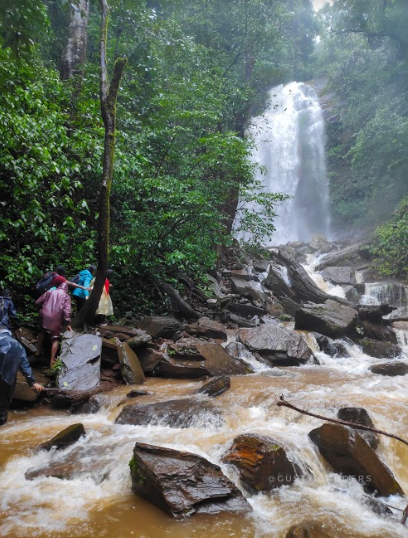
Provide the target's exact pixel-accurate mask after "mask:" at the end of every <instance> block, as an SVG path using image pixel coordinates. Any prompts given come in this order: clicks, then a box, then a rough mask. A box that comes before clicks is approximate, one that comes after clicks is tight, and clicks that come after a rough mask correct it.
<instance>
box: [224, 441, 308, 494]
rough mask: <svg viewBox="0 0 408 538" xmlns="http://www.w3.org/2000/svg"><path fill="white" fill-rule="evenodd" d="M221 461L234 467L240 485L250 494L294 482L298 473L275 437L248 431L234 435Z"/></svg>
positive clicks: (298, 470) (297, 468)
mask: <svg viewBox="0 0 408 538" xmlns="http://www.w3.org/2000/svg"><path fill="white" fill-rule="evenodd" d="M222 461H223V462H224V463H228V464H231V465H233V466H234V467H235V468H236V469H237V471H238V474H239V476H240V479H241V483H242V485H243V487H244V488H245V489H246V490H247V491H248V492H249V493H251V494H256V493H260V492H264V491H270V490H272V489H276V488H279V487H281V486H287V485H290V484H293V482H294V481H295V479H296V478H297V477H298V476H300V474H301V471H300V468H299V466H298V465H296V464H295V463H293V462H292V461H291V460H290V459H289V457H288V455H287V453H286V451H285V449H284V448H282V447H281V446H280V445H279V444H278V443H277V442H276V441H275V440H274V439H272V438H271V437H267V436H263V435H256V434H251V433H248V434H243V435H239V436H238V437H236V438H235V439H234V441H233V445H232V447H231V448H230V450H229V451H228V453H227V454H226V455H225V456H224V457H223V458H222Z"/></svg>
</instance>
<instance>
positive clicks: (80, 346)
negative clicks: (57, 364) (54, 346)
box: [56, 334, 102, 390]
mask: <svg viewBox="0 0 408 538" xmlns="http://www.w3.org/2000/svg"><path fill="white" fill-rule="evenodd" d="M101 352H102V338H101V337H100V336H96V335H94V334H80V335H75V336H72V337H71V338H66V339H64V340H63V341H62V349H61V355H60V359H61V361H62V363H63V367H62V368H61V370H60V371H59V373H58V375H57V379H56V385H57V387H58V388H60V389H67V390H90V389H93V388H94V387H96V386H97V385H99V383H100V369H101Z"/></svg>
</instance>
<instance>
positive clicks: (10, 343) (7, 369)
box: [0, 324, 44, 426]
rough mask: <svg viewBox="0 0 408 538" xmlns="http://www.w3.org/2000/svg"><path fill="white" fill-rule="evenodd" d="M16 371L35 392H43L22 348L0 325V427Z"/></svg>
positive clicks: (9, 401)
mask: <svg viewBox="0 0 408 538" xmlns="http://www.w3.org/2000/svg"><path fill="white" fill-rule="evenodd" d="M18 370H20V372H21V373H22V374H23V375H24V377H25V378H26V380H27V383H28V384H29V385H30V387H32V388H33V389H34V390H35V391H36V392H40V391H42V390H44V387H43V386H42V385H40V384H39V383H36V382H35V379H34V377H33V372H32V370H31V367H30V364H29V362H28V359H27V355H26V352H25V350H24V348H23V346H22V345H21V344H20V343H19V342H17V340H15V339H14V338H13V337H12V336H11V332H10V331H9V329H8V328H7V326H6V325H3V324H0V426H2V425H3V424H5V423H6V422H7V414H8V410H9V407H10V403H11V399H12V397H13V392H14V387H15V385H16V379H17V372H18Z"/></svg>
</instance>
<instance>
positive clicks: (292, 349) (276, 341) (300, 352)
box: [238, 324, 313, 366]
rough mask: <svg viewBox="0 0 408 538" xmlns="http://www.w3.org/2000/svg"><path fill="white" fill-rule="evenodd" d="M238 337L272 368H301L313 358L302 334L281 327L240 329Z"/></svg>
mask: <svg viewBox="0 0 408 538" xmlns="http://www.w3.org/2000/svg"><path fill="white" fill-rule="evenodd" d="M238 337H239V340H240V341H241V342H242V343H243V344H244V345H245V346H246V347H247V348H248V349H249V350H250V351H252V352H256V354H257V356H258V357H259V358H260V360H262V361H263V362H265V363H266V364H268V365H270V366H299V365H300V364H305V363H306V362H308V361H309V360H310V359H311V358H312V357H313V354H312V352H311V351H310V349H309V348H308V346H307V344H306V342H305V340H304V339H303V337H302V336H301V335H300V334H298V333H296V332H295V331H288V330H287V329H285V328H284V327H281V326H279V325H269V324H264V325H260V326H259V327H256V328H254V329H240V331H239V333H238Z"/></svg>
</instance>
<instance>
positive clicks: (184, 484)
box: [129, 443, 251, 518]
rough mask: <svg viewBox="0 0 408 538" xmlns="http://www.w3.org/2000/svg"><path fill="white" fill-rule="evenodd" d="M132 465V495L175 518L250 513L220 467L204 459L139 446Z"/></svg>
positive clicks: (242, 498) (136, 446) (236, 489)
mask: <svg viewBox="0 0 408 538" xmlns="http://www.w3.org/2000/svg"><path fill="white" fill-rule="evenodd" d="M129 466H130V473H131V477H132V490H133V492H134V493H136V494H137V495H139V496H140V497H142V498H144V499H146V500H148V501H150V502H151V503H153V504H154V505H156V506H157V507H159V508H161V509H162V510H164V511H165V512H167V513H168V514H170V515H171V516H173V517H176V518H183V517H186V516H190V515H192V514H195V513H197V514H216V513H219V512H225V511H226V512H234V513H241V514H242V513H246V512H250V511H251V507H250V505H249V504H248V502H247V501H246V500H245V499H244V497H243V496H242V494H241V492H240V491H239V490H238V488H237V487H236V486H235V485H234V484H233V483H232V482H231V481H230V480H229V479H228V478H227V477H226V476H224V475H223V473H222V471H221V469H220V467H218V465H214V464H213V463H210V462H209V461H208V460H206V459H205V458H203V457H202V456H198V455H196V454H191V453H189V452H181V451H178V450H172V449H170V448H164V447H157V446H152V445H147V444H144V443H136V445H135V448H134V450H133V458H132V460H131V461H130V463H129Z"/></svg>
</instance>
